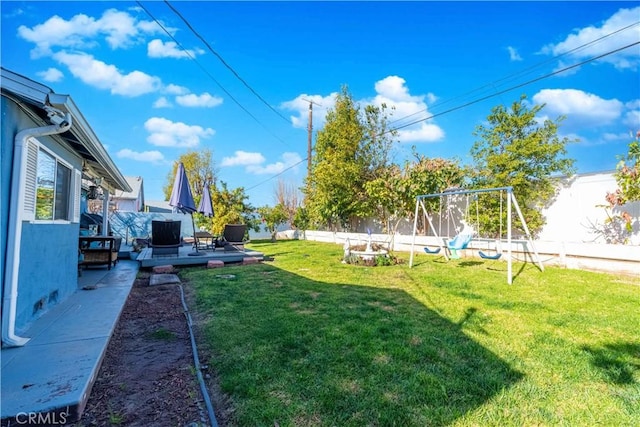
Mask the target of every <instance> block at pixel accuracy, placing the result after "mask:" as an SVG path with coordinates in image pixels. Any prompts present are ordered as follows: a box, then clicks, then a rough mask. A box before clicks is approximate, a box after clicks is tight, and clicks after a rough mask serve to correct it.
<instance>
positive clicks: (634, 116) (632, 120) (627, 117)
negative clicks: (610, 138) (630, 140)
mask: <svg viewBox="0 0 640 427" xmlns="http://www.w3.org/2000/svg"><path fill="white" fill-rule="evenodd" d="M622 123H624V125H625V126H627V127H628V128H629V129H631V130H633V131H634V137H635V132H638V131H640V109H636V110H629V111H627V112H626V113H625V114H624V118H623V120H622Z"/></svg>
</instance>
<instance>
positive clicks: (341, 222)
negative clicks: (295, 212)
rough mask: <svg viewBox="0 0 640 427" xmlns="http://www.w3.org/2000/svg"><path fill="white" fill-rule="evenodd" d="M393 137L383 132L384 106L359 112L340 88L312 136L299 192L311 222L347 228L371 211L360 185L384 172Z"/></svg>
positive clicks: (391, 132)
mask: <svg viewBox="0 0 640 427" xmlns="http://www.w3.org/2000/svg"><path fill="white" fill-rule="evenodd" d="M394 137H395V132H393V131H389V130H388V128H387V115H386V106H384V105H383V106H380V107H377V106H371V105H369V106H366V107H365V108H364V111H361V109H360V107H359V106H358V105H356V103H355V102H354V101H353V99H352V97H351V94H350V93H349V92H348V89H347V87H346V86H344V87H343V88H342V92H341V93H340V94H338V96H337V98H336V104H335V107H334V109H332V110H330V111H329V112H328V113H327V117H326V120H325V125H324V128H323V129H321V130H320V131H318V133H317V138H316V144H315V153H314V156H313V159H312V173H311V175H310V178H309V179H308V181H307V183H306V188H305V196H306V197H305V205H306V206H305V207H306V208H307V212H308V214H309V218H310V220H311V221H312V223H314V224H316V225H319V226H324V227H328V228H331V229H337V228H353V227H354V225H355V223H356V221H357V219H358V218H366V217H368V216H370V215H372V214H373V213H374V208H375V205H374V204H372V201H371V199H370V197H369V195H368V194H367V192H366V188H365V185H366V183H367V182H369V181H371V180H373V179H376V178H377V177H378V176H380V174H382V173H384V168H385V167H386V166H387V164H388V159H389V152H390V148H391V146H392V144H393V138H394Z"/></svg>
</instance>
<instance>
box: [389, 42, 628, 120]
mask: <svg viewBox="0 0 640 427" xmlns="http://www.w3.org/2000/svg"><path fill="white" fill-rule="evenodd" d="M637 44H640V41H637V42H635V43H631V44H628V45H626V46H623V47H620V48H618V49H614V50H611V51H609V52H606V53H603V54H602V55H598V56H594V57H593V58H590V59H587V60H586V61H582V62H579V63H577V64H573V65H570V66H568V67H565V68H562V69H560V70H557V71H554V72H552V73H548V74H545V75H543V76H540V77H537V78H535V79H532V80H528V81H526V82H524V83H520V84H517V85H515V86H511V87H509V88H507V89H503V90H501V91H499V92H496V93H493V94H491V95H487V96H483V97H481V98H478V99H475V100H473V101H469V102H467V103H464V104H462V105H459V106H457V107H453V108H449V109H448V110H445V111H441V112H439V113H435V114H431V115H430V116H428V117H425V118H422V119H419V120H414V121H412V122H409V123H406V124H404V125H400V126H396V127H395V128H393V129H389V130H387V131H386V132H384V133H389V132H393V131H396V130H399V129H403V128H406V127H409V126H412V125H415V124H416V123H420V122H424V121H426V120H430V119H432V118H434V117H438V116H442V115H443V114H447V113H451V112H452V111H456V110H460V109H462V108H465V107H468V106H469V105H473V104H477V103H478V102H482V101H486V100H487V99H490V98H494V97H496V96H499V95H502V94H503V93H506V92H510V91H512V90H514V89H518V88H520V87H523V86H527V85H529V84H531V83H535V82H537V81H540V80H543V79H546V78H549V77H552V76H555V75H556V74H560V73H564V72H565V71H568V70H571V69H572V68H576V67H580V66H582V65H584V64H588V63H589V62H592V61H595V60H597V59H600V58H604V57H605V56H609V55H612V54H614V53H617V52H620V51H621V50H624V49H628V48H630V47H632V46H635V45H637Z"/></svg>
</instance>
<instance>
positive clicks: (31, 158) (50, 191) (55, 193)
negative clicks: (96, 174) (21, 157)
mask: <svg viewBox="0 0 640 427" xmlns="http://www.w3.org/2000/svg"><path fill="white" fill-rule="evenodd" d="M25 148H26V152H25V155H26V170H25V178H24V181H23V185H24V199H23V209H24V210H23V219H24V220H27V221H33V220H36V221H71V222H78V221H79V220H80V200H79V199H80V185H81V180H82V172H81V171H79V170H76V169H73V168H72V167H71V165H70V164H68V163H66V162H64V161H63V160H62V159H61V158H60V157H57V156H56V155H55V154H53V153H52V152H50V151H49V150H47V149H46V148H44V147H43V146H42V145H41V144H40V143H39V142H38V140H36V139H35V138H29V140H27V144H26V147H25Z"/></svg>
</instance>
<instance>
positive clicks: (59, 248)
mask: <svg viewBox="0 0 640 427" xmlns="http://www.w3.org/2000/svg"><path fill="white" fill-rule="evenodd" d="M2 116H3V117H2V119H3V123H4V125H3V129H2V132H3V135H2V151H3V152H2V159H3V162H2V166H3V167H2V183H3V184H2V195H3V196H2V197H3V200H2V202H3V203H2V218H3V227H2V230H3V234H4V235H5V236H6V233H8V231H9V230H8V229H7V221H6V219H7V218H8V215H9V213H8V211H9V206H10V201H9V200H8V199H6V198H7V197H8V195H9V193H10V191H9V185H10V182H11V160H12V159H13V149H14V144H13V137H14V135H15V134H16V133H17V132H18V131H19V130H21V129H25V128H33V127H37V126H38V124H36V123H35V122H33V121H32V120H30V119H29V118H27V117H26V116H25V115H24V113H22V111H21V110H20V109H19V108H18V107H17V106H16V104H15V103H14V102H12V101H9V100H7V99H6V98H4V97H3V98H2ZM37 140H38V142H40V143H41V144H42V145H43V146H44V147H46V148H47V149H48V150H50V151H51V152H52V153H54V154H55V155H57V156H59V157H60V158H62V159H64V160H65V161H66V162H68V163H69V164H70V165H71V166H72V168H73V169H76V170H78V169H82V161H81V159H80V157H79V156H77V155H75V154H74V153H72V152H70V151H68V150H66V149H64V148H63V147H61V146H60V144H58V143H57V142H55V141H53V140H52V139H51V137H40V138H37ZM5 162H6V164H5ZM21 226H22V245H21V249H20V271H19V276H18V281H19V283H24V284H28V286H21V287H20V291H19V292H18V303H17V314H16V332H17V333H18V334H20V333H22V332H23V331H24V330H25V328H26V327H27V326H28V325H29V324H30V322H32V321H33V320H35V319H37V318H38V317H39V316H40V315H41V314H42V313H44V312H45V311H46V310H47V309H48V308H49V306H51V305H52V304H55V303H56V302H58V301H60V300H62V299H64V298H66V297H67V296H69V295H70V294H71V293H73V292H75V291H76V289H77V270H78V269H77V260H78V239H77V236H78V232H79V224H78V223H73V222H64V221H56V222H53V221H49V222H44V221H22V224H21ZM2 242H3V244H2V247H3V253H2V259H3V260H4V259H6V257H5V251H6V238H4V237H3V238H2Z"/></svg>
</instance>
